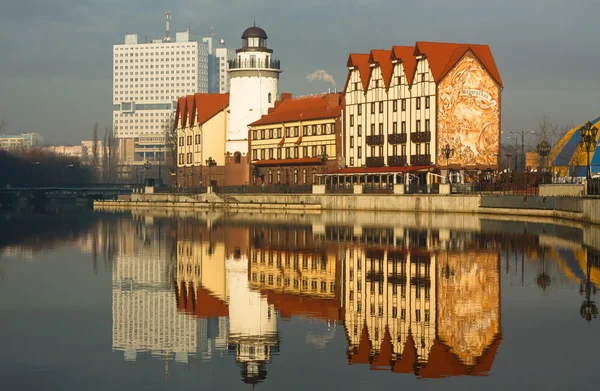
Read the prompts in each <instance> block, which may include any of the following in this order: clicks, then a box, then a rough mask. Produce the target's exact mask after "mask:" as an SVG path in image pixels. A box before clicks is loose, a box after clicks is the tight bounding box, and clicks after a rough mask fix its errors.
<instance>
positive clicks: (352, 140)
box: [350, 136, 354, 148]
mask: <svg viewBox="0 0 600 391" xmlns="http://www.w3.org/2000/svg"><path fill="white" fill-rule="evenodd" d="M350 148H354V136H350Z"/></svg>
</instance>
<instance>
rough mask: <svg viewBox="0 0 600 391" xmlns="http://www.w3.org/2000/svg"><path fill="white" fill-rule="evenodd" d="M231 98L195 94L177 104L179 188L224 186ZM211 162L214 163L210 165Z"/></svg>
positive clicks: (227, 95) (227, 96) (222, 95)
mask: <svg viewBox="0 0 600 391" xmlns="http://www.w3.org/2000/svg"><path fill="white" fill-rule="evenodd" d="M228 107H229V94H194V95H187V96H185V97H181V98H179V99H178V101H177V112H176V114H175V123H174V126H175V128H176V129H177V186H179V187H199V186H209V185H212V186H222V185H223V184H224V180H225V164H226V160H227V155H226V153H225V135H226V133H227V123H228V113H227V108H228ZM209 162H212V163H211V164H209Z"/></svg>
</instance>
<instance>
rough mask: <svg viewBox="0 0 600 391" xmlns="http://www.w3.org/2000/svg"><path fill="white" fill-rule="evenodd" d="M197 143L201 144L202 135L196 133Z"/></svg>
mask: <svg viewBox="0 0 600 391" xmlns="http://www.w3.org/2000/svg"><path fill="white" fill-rule="evenodd" d="M196 144H200V135H199V134H197V135H196Z"/></svg>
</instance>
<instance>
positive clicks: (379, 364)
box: [371, 326, 394, 370]
mask: <svg viewBox="0 0 600 391" xmlns="http://www.w3.org/2000/svg"><path fill="white" fill-rule="evenodd" d="M393 350H394V348H393V346H392V337H391V336H390V330H389V329H388V328H387V326H386V327H385V334H384V335H383V341H381V347H380V348H379V353H378V354H377V355H375V357H373V362H372V363H371V369H373V370H381V369H389V367H390V366H391V365H392V352H393Z"/></svg>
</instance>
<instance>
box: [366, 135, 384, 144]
mask: <svg viewBox="0 0 600 391" xmlns="http://www.w3.org/2000/svg"><path fill="white" fill-rule="evenodd" d="M367 145H383V135H377V136H375V135H373V136H367Z"/></svg>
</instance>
